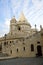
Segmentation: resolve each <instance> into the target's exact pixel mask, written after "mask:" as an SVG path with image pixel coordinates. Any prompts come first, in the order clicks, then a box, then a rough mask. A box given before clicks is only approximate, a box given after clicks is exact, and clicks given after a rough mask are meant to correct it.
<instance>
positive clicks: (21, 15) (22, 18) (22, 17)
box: [19, 12, 26, 21]
mask: <svg viewBox="0 0 43 65" xmlns="http://www.w3.org/2000/svg"><path fill="white" fill-rule="evenodd" d="M25 19H26V18H25V16H24V14H23V12H22V13H21V14H20V17H19V21H23V20H25Z"/></svg>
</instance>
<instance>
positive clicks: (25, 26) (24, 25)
mask: <svg viewBox="0 0 43 65" xmlns="http://www.w3.org/2000/svg"><path fill="white" fill-rule="evenodd" d="M17 24H18V27H19V28H18V29H19V30H20V29H21V31H29V30H30V29H31V25H30V23H29V22H28V21H27V19H26V18H25V16H24V14H23V12H22V13H21V15H20V17H19V20H18V22H17Z"/></svg>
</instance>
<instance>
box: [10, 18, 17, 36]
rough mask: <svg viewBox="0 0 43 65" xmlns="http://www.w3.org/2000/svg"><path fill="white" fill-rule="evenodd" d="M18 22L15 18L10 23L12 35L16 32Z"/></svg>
mask: <svg viewBox="0 0 43 65" xmlns="http://www.w3.org/2000/svg"><path fill="white" fill-rule="evenodd" d="M16 22H17V21H16V19H15V17H13V18H12V19H11V21H10V33H11V35H13V34H14V33H15V31H16Z"/></svg>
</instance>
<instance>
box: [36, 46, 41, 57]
mask: <svg viewBox="0 0 43 65" xmlns="http://www.w3.org/2000/svg"><path fill="white" fill-rule="evenodd" d="M37 56H42V49H41V46H40V45H38V46H37Z"/></svg>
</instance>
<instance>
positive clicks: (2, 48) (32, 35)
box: [0, 13, 43, 57]
mask: <svg viewBox="0 0 43 65" xmlns="http://www.w3.org/2000/svg"><path fill="white" fill-rule="evenodd" d="M41 32H42V30H41V31H37V29H36V28H35V29H32V28H31V25H30V23H28V21H27V19H26V18H25V16H24V14H23V13H22V14H21V16H20V19H19V20H18V21H17V20H16V19H15V17H13V18H12V19H11V20H10V31H9V33H8V34H5V36H4V37H1V38H0V53H5V54H8V55H9V56H13V57H36V56H43V36H42V35H41ZM42 34H43V32H42Z"/></svg>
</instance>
